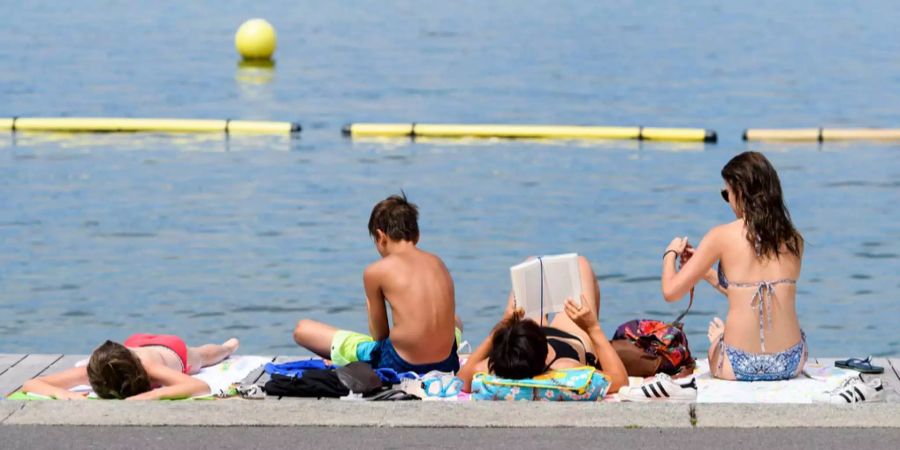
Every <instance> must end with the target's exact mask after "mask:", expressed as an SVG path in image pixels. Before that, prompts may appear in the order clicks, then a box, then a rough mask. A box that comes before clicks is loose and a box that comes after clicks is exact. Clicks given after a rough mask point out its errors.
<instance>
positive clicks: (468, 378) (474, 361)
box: [456, 292, 525, 392]
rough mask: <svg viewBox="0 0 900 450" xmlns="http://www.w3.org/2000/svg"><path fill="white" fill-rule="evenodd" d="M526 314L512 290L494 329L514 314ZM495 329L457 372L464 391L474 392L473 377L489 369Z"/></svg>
mask: <svg viewBox="0 0 900 450" xmlns="http://www.w3.org/2000/svg"><path fill="white" fill-rule="evenodd" d="M524 315H525V310H524V309H522V308H516V300H515V297H513V293H512V292H510V293H509V299H507V301H506V310H504V311H503V318H502V319H500V322H498V323H497V325H495V326H494V330H496V329H497V327H499V326H501V325H503V324H505V323H507V322H508V321H510V320H512V318H513V316H518V317H519V318H521V317H522V316H524ZM494 330H491V332H490V333H489V334H488V337H487V338H485V339H484V341H483V342H482V343H481V344H480V345H479V346H478V348H476V349H475V351H474V352H472V354H471V355H469V359H468V360H466V364H465V365H463V367H462V369H459V373H457V374H456V376H457V377H458V378H459V379H461V380H463V392H472V378H474V377H475V374H476V373H478V372H486V371H487V370H488V369H487V368H488V354H489V353H491V345H492V342H493V339H494Z"/></svg>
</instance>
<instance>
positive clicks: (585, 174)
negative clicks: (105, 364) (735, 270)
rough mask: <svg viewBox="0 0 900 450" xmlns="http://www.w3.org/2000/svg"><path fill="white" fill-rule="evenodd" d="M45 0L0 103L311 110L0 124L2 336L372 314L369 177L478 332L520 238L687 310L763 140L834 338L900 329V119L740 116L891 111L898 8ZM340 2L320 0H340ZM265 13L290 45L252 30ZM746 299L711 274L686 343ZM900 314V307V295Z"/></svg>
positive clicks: (623, 306)
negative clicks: (668, 250)
mask: <svg viewBox="0 0 900 450" xmlns="http://www.w3.org/2000/svg"><path fill="white" fill-rule="evenodd" d="M260 3H261V4H260V5H256V4H254V5H252V6H251V5H247V4H246V2H207V1H197V2H188V3H184V2H153V3H149V4H142V5H141V6H140V7H139V8H136V7H134V6H133V5H132V6H129V5H127V4H120V3H118V2H101V1H90V2H77V1H76V2H62V3H60V2H27V3H24V4H16V5H15V7H12V6H11V5H7V7H6V8H4V12H5V16H6V17H5V18H6V20H5V21H4V27H0V117H10V116H128V117H159V116H162V117H186V118H194V117H203V118H227V117H232V118H245V119H264V120H284V121H289V120H296V121H300V122H302V124H303V125H304V131H303V133H302V135H301V136H300V137H295V138H288V137H233V138H232V139H229V140H226V139H224V138H223V137H222V136H219V135H209V136H199V137H198V136H164V135H127V134H126V135H119V134H106V135H78V136H71V135H33V134H22V133H19V134H16V135H12V134H5V133H0V310H2V314H0V352H45V353H49V352H66V353H77V352H81V353H86V352H88V351H90V350H91V349H92V348H93V347H94V346H96V345H97V344H99V343H100V342H102V340H104V339H106V338H115V339H123V338H124V337H126V336H127V335H128V334H129V333H131V332H136V331H150V332H154V331H158V332H171V333H178V334H181V335H183V336H184V337H185V338H186V340H188V342H189V343H201V342H203V341H221V340H224V339H225V338H227V337H229V336H231V335H235V336H238V337H239V338H241V339H242V342H243V351H246V352H251V353H268V354H299V353H301V350H300V349H299V348H297V347H296V346H295V345H294V344H293V342H292V340H291V334H290V332H291V330H292V328H293V326H294V324H295V323H296V321H297V320H298V319H300V318H303V317H310V318H314V319H318V320H323V321H328V322H330V323H333V324H335V325H337V326H340V327H347V328H352V329H356V330H359V331H364V330H365V328H366V319H365V313H366V311H365V304H364V297H363V290H362V275H361V274H362V270H363V268H364V267H365V266H366V265H367V264H368V263H370V262H372V261H373V260H374V259H375V258H377V256H378V255H377V253H376V252H375V250H374V247H373V246H372V243H371V240H370V238H369V237H368V235H367V230H366V223H367V220H368V215H369V212H370V210H371V207H372V205H373V204H374V203H375V202H377V201H378V200H380V199H381V198H383V197H385V196H387V195H389V194H392V193H396V192H398V191H399V190H400V189H401V188H402V189H404V190H405V191H406V192H407V193H408V195H409V196H410V198H411V200H413V201H414V202H416V203H418V205H419V207H420V211H421V219H420V226H421V230H422V239H421V246H422V247H423V248H425V249H427V250H429V251H432V252H435V253H437V254H438V255H440V256H441V257H442V258H443V259H444V261H445V262H446V264H447V266H448V267H449V268H450V270H451V272H452V274H453V276H454V279H455V281H456V288H457V291H456V292H457V308H458V313H459V315H460V316H461V317H462V319H463V321H464V322H465V323H466V325H467V331H466V337H467V338H468V339H469V340H472V341H480V340H481V339H482V338H483V337H484V336H485V335H486V333H487V332H488V330H489V329H490V328H491V326H492V325H493V324H494V323H495V322H496V320H497V319H498V318H499V316H500V314H501V312H502V307H503V306H504V302H505V298H506V292H507V290H508V289H509V284H510V282H509V272H508V267H509V266H510V265H513V264H515V263H517V262H518V261H520V260H521V259H522V258H524V257H525V256H527V255H532V254H551V253H559V252H569V251H575V252H578V253H581V254H583V255H585V256H587V257H588V258H589V259H591V260H592V261H593V264H594V269H595V271H596V272H597V274H598V276H599V278H600V280H601V289H602V301H603V306H602V323H603V326H604V328H605V329H606V331H607V332H608V333H611V332H612V331H613V330H614V328H615V326H616V325H618V324H619V323H621V322H623V321H625V320H629V319H632V318H638V317H648V318H659V319H666V318H672V317H674V316H675V315H676V314H677V312H678V310H679V308H683V307H684V306H685V304H686V302H682V303H679V304H674V305H669V304H666V303H665V302H664V301H663V299H662V296H661V294H660V286H659V274H660V267H661V263H660V255H661V254H662V252H663V250H664V248H665V246H666V244H667V243H668V242H669V241H670V240H671V238H672V237H674V236H675V235H687V236H689V237H690V238H691V239H692V241H693V242H695V243H696V242H698V240H699V238H700V237H701V236H702V235H703V233H705V232H706V230H708V229H709V228H710V227H712V226H714V225H716V224H718V223H721V222H723V221H727V220H730V219H731V217H732V216H731V212H730V210H729V209H728V207H727V205H725V204H724V203H723V202H722V200H721V198H720V196H719V189H720V188H721V183H722V182H721V180H720V178H719V175H718V174H719V170H720V169H721V167H722V166H723V165H724V163H725V162H727V161H728V159H730V158H731V157H732V156H733V155H734V154H736V153H738V152H741V151H744V150H746V149H756V150H760V151H763V152H765V153H766V154H767V156H769V158H770V159H771V160H772V162H773V163H774V164H775V166H776V167H777V168H778V170H779V173H780V175H781V178H782V182H783V185H784V190H785V193H786V197H787V202H788V206H789V208H790V210H791V213H792V215H793V218H794V221H795V223H796V225H797V226H798V227H799V229H800V230H801V232H802V233H803V234H804V235H805V237H806V239H807V241H808V246H807V254H806V258H805V259H804V268H803V274H802V276H801V278H800V282H799V285H798V296H799V298H798V308H799V313H800V316H801V322H802V324H803V326H804V328H805V330H806V332H807V335H808V338H809V342H810V346H811V352H812V353H813V354H814V355H819V356H826V355H829V356H839V355H862V356H864V355H867V354H870V353H871V354H876V355H887V354H890V355H897V354H900V333H897V331H896V327H895V326H894V323H893V322H894V321H896V319H897V318H898V317H900V302H898V296H897V292H898V288H900V279H898V274H900V210H898V206H897V203H898V193H900V144H897V143H844V144H832V143H826V144H825V145H821V146H820V145H818V144H791V145H787V144H757V143H751V144H747V143H743V142H741V141H740V134H741V131H742V130H743V129H744V128H754V127H806V126H898V117H900V57H898V55H900V31H898V30H900V29H898V28H897V27H896V23H897V21H898V19H900V10H898V9H897V8H896V5H895V4H894V3H893V2H890V1H876V2H867V3H866V4H865V7H864V6H863V5H862V4H843V3H841V4H832V3H831V2H814V1H806V0H804V1H797V2H790V3H783V2H775V1H763V2H752V4H748V5H731V4H727V5H725V4H721V2H713V1H708V2H695V3H693V4H692V6H691V7H690V8H682V6H684V5H680V4H674V3H668V2H610V3H606V4H604V5H595V4H593V3H594V2H560V1H554V2H528V3H524V4H523V3H521V2H512V1H504V2H491V3H490V4H485V3H484V2H476V1H469V2H446V3H437V2H435V3H434V4H428V5H424V4H421V3H418V2H391V1H388V2H385V1H381V2H339V3H334V4H331V3H325V4H316V3H312V2H309V3H304V4H297V2H272V3H265V2H260ZM320 3H321V2H320ZM254 16H261V17H266V18H268V19H269V20H270V21H271V22H272V23H273V25H274V26H275V27H276V29H277V30H278V33H279V35H278V36H279V48H278V51H277V54H276V59H277V65H276V67H275V69H274V70H271V71H266V70H261V69H252V68H251V69H242V68H239V67H238V65H237V56H236V54H235V51H234V49H233V34H234V31H235V30H236V29H237V26H238V25H239V24H240V23H241V22H242V21H243V20H245V19H247V18H250V17H254ZM353 121H356V122H363V121H384V122H391V121H399V122H410V121H417V122H429V121H431V122H472V123H477V122H504V123H574V124H621V125H646V126H682V127H703V128H712V129H715V130H716V131H718V132H719V137H720V142H719V143H718V144H714V145H703V144H672V143H638V142H631V141H608V142H594V143H591V142H558V143H545V142H527V141H525V142H522V141H482V142H471V141H422V140H419V141H416V142H411V141H408V140H393V141H351V140H348V139H346V138H343V137H342V136H341V135H340V128H341V126H342V125H344V124H345V123H348V122H353ZM725 312H726V302H725V300H724V299H723V298H721V297H719V296H718V295H717V294H715V293H714V292H713V290H712V289H711V288H709V286H706V285H702V286H699V287H698V289H697V302H696V305H695V309H694V311H693V312H692V314H691V315H690V316H689V317H688V318H687V331H688V333H689V337H690V339H691V343H692V346H693V348H694V350H695V351H698V352H702V351H703V350H704V349H705V348H706V347H707V342H706V324H707V323H708V321H709V319H710V318H711V317H712V316H713V315H719V316H724V314H725ZM891 318H893V319H891Z"/></svg>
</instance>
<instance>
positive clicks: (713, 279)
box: [703, 268, 728, 296]
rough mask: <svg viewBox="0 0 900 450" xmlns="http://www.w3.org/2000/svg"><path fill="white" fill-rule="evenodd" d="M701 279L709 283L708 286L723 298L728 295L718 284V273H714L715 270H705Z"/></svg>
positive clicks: (726, 290)
mask: <svg viewBox="0 0 900 450" xmlns="http://www.w3.org/2000/svg"><path fill="white" fill-rule="evenodd" d="M703 279H704V280H706V282H707V283H709V285H710V286H712V287H713V289H715V290H716V291H718V292H719V293H720V294H722V295H725V296H727V295H728V289H725V288H723V287H722V285H721V284H719V273H718V272H716V269H712V268H711V269H709V270H707V271H706V275H704V276H703Z"/></svg>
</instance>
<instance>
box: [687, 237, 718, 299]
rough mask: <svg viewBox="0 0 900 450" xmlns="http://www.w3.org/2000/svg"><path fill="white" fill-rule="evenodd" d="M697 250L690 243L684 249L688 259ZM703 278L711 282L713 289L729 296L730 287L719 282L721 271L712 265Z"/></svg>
mask: <svg viewBox="0 0 900 450" xmlns="http://www.w3.org/2000/svg"><path fill="white" fill-rule="evenodd" d="M695 252H696V250H695V249H694V248H693V247H691V246H690V245H688V246H687V247H685V249H684V253H686V254H687V256H688V259H690V258H691V257H692V256H694V253H695ZM703 279H704V280H706V282H707V283H709V285H710V286H712V287H713V289H715V290H716V291H718V292H719V293H720V294H722V295H724V296H726V297H727V296H728V289H726V288H724V287H722V285H721V284H719V272H718V271H716V269H713V268H712V267H710V268H709V270H707V271H706V273H705V274H703Z"/></svg>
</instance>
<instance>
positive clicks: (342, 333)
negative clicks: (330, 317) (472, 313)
mask: <svg viewBox="0 0 900 450" xmlns="http://www.w3.org/2000/svg"><path fill="white" fill-rule="evenodd" d="M454 334H455V335H456V345H457V346H459V345H461V344H462V330H460V329H459V328H455V329H454ZM375 347H376V342H375V340H374V339H372V337H371V336H369V335H367V334H362V333H357V332H355V331H350V330H337V331H336V332H335V333H334V337H332V338H331V362H332V364H334V365H336V366H346V365H347V364H350V363H352V362H354V361H363V362H368V361H371V360H372V351H373V350H375Z"/></svg>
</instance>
